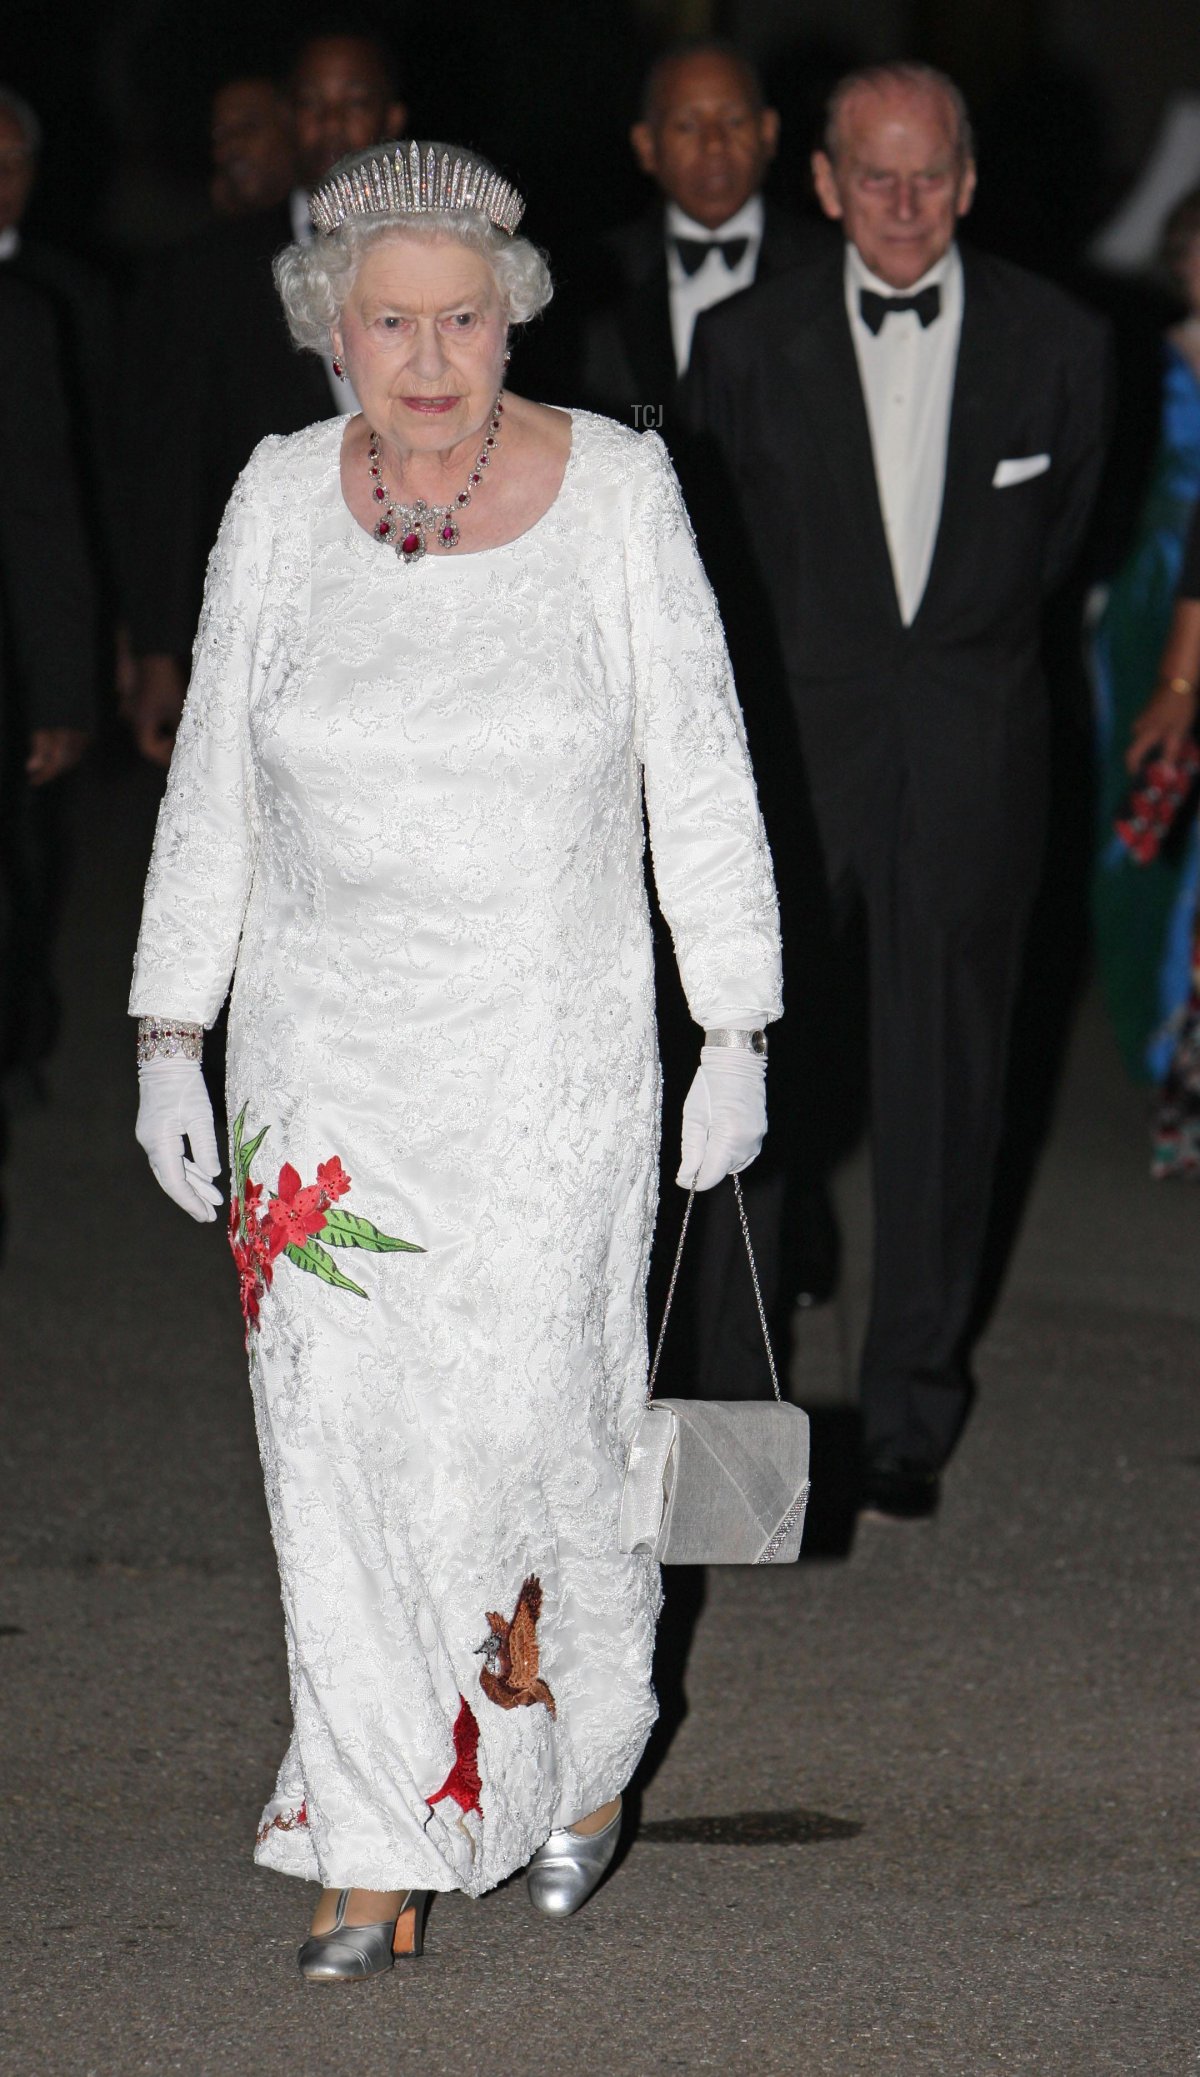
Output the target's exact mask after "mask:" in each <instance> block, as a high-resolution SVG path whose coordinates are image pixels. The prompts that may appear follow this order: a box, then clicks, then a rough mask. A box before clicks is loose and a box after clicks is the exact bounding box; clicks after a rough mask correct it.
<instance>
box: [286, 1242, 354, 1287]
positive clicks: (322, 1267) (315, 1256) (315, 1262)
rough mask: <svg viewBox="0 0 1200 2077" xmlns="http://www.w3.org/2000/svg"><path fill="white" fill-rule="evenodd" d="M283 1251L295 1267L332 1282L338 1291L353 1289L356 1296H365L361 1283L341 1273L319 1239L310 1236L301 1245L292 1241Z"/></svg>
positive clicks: (328, 1282) (325, 1281) (324, 1280)
mask: <svg viewBox="0 0 1200 2077" xmlns="http://www.w3.org/2000/svg"><path fill="white" fill-rule="evenodd" d="M283 1252H284V1254H285V1255H286V1256H287V1258H288V1261H289V1262H294V1263H295V1265H296V1267H297V1269H306V1270H307V1271H308V1272H309V1275H310V1276H319V1277H320V1279H321V1282H322V1283H323V1284H332V1285H333V1286H334V1287H335V1289H337V1290H339V1291H353V1292H354V1295H355V1297H356V1298H365V1297H366V1295H367V1294H366V1292H365V1291H364V1290H363V1288H362V1285H361V1284H352V1283H351V1281H350V1279H349V1277H348V1276H343V1275H342V1272H341V1270H340V1269H339V1268H338V1266H337V1264H336V1263H335V1261H334V1259H333V1256H332V1255H331V1254H330V1253H329V1251H328V1249H326V1248H323V1247H322V1246H321V1244H320V1242H319V1241H315V1240H312V1239H311V1238H310V1239H309V1240H306V1241H305V1242H304V1244H303V1246H302V1247H301V1246H298V1245H297V1244H296V1242H294V1241H292V1242H290V1243H289V1245H288V1246H287V1247H286V1248H285V1249H284V1251H283Z"/></svg>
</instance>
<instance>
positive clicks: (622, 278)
mask: <svg viewBox="0 0 1200 2077" xmlns="http://www.w3.org/2000/svg"><path fill="white" fill-rule="evenodd" d="M828 242H829V241H828V240H827V238H826V235H825V234H824V233H823V232H822V230H821V229H820V227H819V226H818V225H814V224H807V223H805V222H803V220H802V219H801V218H799V217H795V216H792V215H790V214H789V213H788V211H787V210H785V209H780V208H779V206H778V205H777V204H776V203H774V202H770V201H767V202H765V203H764V213H763V236H762V244H761V245H760V246H759V251H758V267H757V270H756V274H755V286H757V285H758V284H759V283H760V282H763V281H769V280H771V279H772V278H773V277H774V276H776V275H778V274H783V273H786V272H788V271H789V269H791V268H793V267H799V266H802V265H803V264H804V262H805V261H806V260H807V261H811V260H812V259H813V258H814V257H815V256H816V255H817V254H819V253H821V252H822V251H824V250H825V249H826V247H827V244H828ZM593 293H594V301H593V306H592V309H591V312H590V314H589V316H588V318H587V320H586V322H585V324H584V327H583V352H582V366H581V383H580V386H581V392H582V395H583V397H584V399H585V401H586V402H587V403H589V404H591V405H592V406H593V407H594V408H595V409H596V410H598V411H606V412H608V413H609V414H610V416H612V417H614V418H622V419H624V420H625V421H626V423H629V422H630V418H631V414H632V412H633V409H634V407H635V406H638V405H641V406H643V407H644V406H650V407H652V409H653V410H656V411H661V412H662V413H663V420H664V422H665V421H667V420H669V418H670V416H671V414H672V411H673V408H674V405H675V401H676V395H677V390H678V378H677V376H676V373H675V347H674V343H673V341H672V338H671V303H670V291H669V288H668V285H667V248H666V234H665V230H664V207H663V206H662V205H660V206H659V207H657V208H654V209H652V210H650V211H649V213H648V214H647V215H646V216H643V217H639V218H638V220H637V222H636V223H632V224H624V225H622V226H621V228H620V229H619V230H616V231H613V232H611V233H610V234H609V236H608V237H607V238H606V239H605V241H604V245H603V248H602V252H601V255H600V268H599V277H598V280H597V282H596V284H595V288H594V292H593ZM644 422H648V423H650V424H651V425H653V424H655V423H657V421H656V419H655V418H654V417H653V416H652V417H651V418H650V419H649V420H648V421H644Z"/></svg>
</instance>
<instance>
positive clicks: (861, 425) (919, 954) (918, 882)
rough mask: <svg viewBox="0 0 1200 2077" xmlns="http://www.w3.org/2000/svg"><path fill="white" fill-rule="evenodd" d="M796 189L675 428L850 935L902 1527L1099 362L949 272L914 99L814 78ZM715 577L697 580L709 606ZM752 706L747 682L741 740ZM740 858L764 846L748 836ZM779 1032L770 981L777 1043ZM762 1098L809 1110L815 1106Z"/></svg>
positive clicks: (1043, 747) (948, 1430)
mask: <svg viewBox="0 0 1200 2077" xmlns="http://www.w3.org/2000/svg"><path fill="white" fill-rule="evenodd" d="M813 175H814V180H815V184H816V190H817V195H818V197H819V199H820V202H821V205H822V207H823V209H824V210H825V213H826V215H827V216H828V217H830V218H831V219H833V220H834V221H835V222H838V223H840V224H841V227H842V230H843V233H844V247H843V250H842V252H840V253H839V254H837V255H836V256H831V257H830V258H828V259H826V260H823V261H821V262H820V263H818V264H817V265H815V266H812V267H806V268H804V269H801V270H800V271H798V272H794V273H791V274H789V275H788V276H787V277H785V278H783V279H780V280H778V281H774V282H771V283H769V284H767V285H765V286H763V287H759V288H756V289H755V290H754V291H753V292H752V293H751V294H749V295H745V296H741V297H738V298H737V300H736V301H735V302H733V303H729V304H726V305H725V306H724V307H723V308H721V309H719V310H715V311H711V312H709V313H708V314H707V315H705V316H704V317H702V318H701V319H700V321H699V324H698V326H697V332H696V341H695V345H694V348H693V355H692V366H691V375H690V377H689V398H688V402H689V416H690V417H691V418H692V419H693V420H694V422H695V424H696V425H697V426H698V427H699V428H701V429H702V430H703V433H704V435H706V436H707V437H708V439H709V442H710V444H711V445H712V447H713V448H714V449H715V452H716V456H717V458H718V466H719V467H721V468H722V469H723V472H724V480H725V481H726V482H727V484H728V487H729V489H730V491H731V492H732V499H733V505H732V509H733V511H734V512H735V513H739V514H740V519H741V525H740V527H737V528H736V529H734V531H736V532H737V534H738V536H739V540H740V542H741V545H742V547H743V548H744V549H745V550H746V551H747V552H748V554H749V556H750V557H751V559H752V561H753V565H754V569H755V573H756V576H757V579H758V581H759V582H760V584H761V588H762V597H763V601H764V611H763V623H764V625H766V624H768V623H769V625H770V627H771V629H772V631H773V634H774V636H775V637H776V638H777V640H778V645H779V650H780V654H781V660H782V675H783V680H784V682H785V684H786V693H787V696H788V703H789V705H790V721H791V724H792V726H793V727H794V728H795V729H796V730H797V732H798V737H799V746H800V750H801V752H802V755H803V759H804V764H805V767H806V770H807V783H808V786H809V789H810V792H811V800H812V806H813V808H814V810H815V814H816V821H817V826H818V832H819V838H820V846H821V851H822V853H823V857H824V864H825V869H826V877H827V880H828V885H829V889H830V892H831V896H832V900H833V905H834V913H835V917H837V918H840V917H842V916H843V915H844V914H845V912H846V910H847V909H848V908H849V907H850V906H852V905H854V904H855V903H857V904H860V905H861V907H862V909H863V910H865V919H866V929H867V941H868V976H869V990H870V1018H871V1038H870V1069H869V1073H870V1107H871V1133H872V1153H873V1162H874V1183H875V1258H874V1284H873V1296H872V1305H871V1312H870V1318H869V1323H868V1329H867V1336H866V1345H865V1348H864V1351H863V1357H862V1368H861V1414H862V1423H863V1443H864V1451H865V1480H864V1488H863V1498H864V1501H865V1503H866V1504H867V1505H868V1506H869V1507H870V1508H871V1509H872V1511H875V1512H882V1513H884V1514H888V1515H891V1516H894V1517H900V1518H904V1517H909V1518H911V1517H914V1516H917V1515H921V1514H927V1513H929V1512H931V1511H932V1509H933V1507H934V1506H935V1505H936V1502H937V1498H938V1478H939V1474H940V1472H941V1469H942V1466H943V1465H944V1463H945V1461H946V1459H947V1457H948V1455H949V1453H950V1451H951V1450H952V1448H953V1446H954V1443H955V1441H956V1439H957V1437H958V1434H959V1432H960V1429H961V1427H962V1424H963V1421H964V1419H965V1417H966V1413H967V1410H968V1406H969V1399H970V1390H971V1388H970V1380H969V1373H968V1368H967V1359H968V1353H969V1351H968V1346H967V1341H968V1334H969V1328H970V1322H971V1314H972V1308H973V1303H974V1300H975V1297H976V1291H977V1285H978V1280H979V1273H980V1264H981V1256H982V1250H983V1243H984V1236H985V1228H986V1223H987V1216H988V1210H989V1203H990V1195H991V1185H992V1175H993V1169H994V1162H995V1154H996V1147H997V1141H998V1137H999V1128H1000V1122H1001V1111H1002V1102H1003V1095H1004V1082H1005V1071H1006V1065H1007V1058H1008V1041H1009V1024H1010V1017H1011V1011H1012V1005H1013V1000H1014V995H1015V991H1016V986H1017V980H1018V975H1019V968H1020V961H1021V954H1022V948H1023V940H1024V935H1025V927H1026V919H1027V916H1028V911H1029V908H1030V904H1031V901H1032V897H1033V894H1034V891H1035V888H1036V885H1037V881H1038V876H1039V871H1040V867H1041V861H1042V855H1043V847H1044V840H1045V821H1046V793H1047V778H1048V716H1047V700H1046V686H1045V683H1044V679H1043V675H1042V666H1041V660H1040V646H1041V634H1042V609H1043V604H1044V602H1045V600H1046V599H1047V597H1048V596H1049V595H1050V594H1052V593H1053V592H1055V591H1056V590H1057V589H1058V588H1059V587H1060V586H1061V585H1062V583H1063V581H1064V580H1065V579H1066V577H1067V576H1068V575H1069V573H1070V571H1071V569H1072V566H1073V564H1074V563H1075V561H1076V559H1077V557H1078V553H1079V550H1080V547H1081V544H1082V540H1083V536H1084V531H1085V528H1086V525H1087V522H1088V518H1089V514H1090V511H1091V507H1092V503H1093V499H1094V496H1095V491H1096V487H1097V480H1098V477H1099V473H1100V467H1101V462H1102V458H1103V449H1104V444H1105V434H1106V425H1107V418H1108V369H1107V359H1108V355H1107V341H1106V337H1105V333H1104V330H1103V327H1102V326H1101V325H1099V324H1098V323H1097V321H1096V320H1095V319H1094V318H1092V317H1091V316H1089V315H1087V314H1086V313H1085V312H1084V311H1083V310H1081V309H1080V308H1078V307H1077V306H1076V305H1075V304H1074V303H1072V302H1071V301H1070V300H1069V299H1068V298H1067V297H1066V296H1064V295H1063V294H1061V293H1060V292H1059V290H1057V289H1056V288H1054V287H1052V286H1051V285H1050V284H1049V283H1047V282H1045V281H1042V280H1040V279H1038V278H1037V277H1036V276H1034V275H1031V274H1027V273H1025V272H1023V271H1022V270H1020V269H1018V268H1016V267H1013V266H1010V265H1008V264H1007V263H1004V262H1002V261H999V260H995V259H991V258H986V257H984V256H983V255H981V254H978V253H974V252H971V251H965V252H964V251H960V248H959V246H958V243H957V241H956V231H957V228H958V224H959V221H960V220H961V218H963V217H964V216H965V215H966V213H967V211H968V210H969V208H970V206H971V200H972V197H973V195H974V192H975V165H974V159H973V155H972V144H971V131H970V124H969V120H968V116H967V111H966V108H965V106H964V104H963V101H962V97H961V95H960V94H959V92H958V90H957V88H956V87H955V86H954V85H953V83H952V82H951V81H949V80H948V79H946V78H945V77H944V76H943V75H941V74H938V73H935V72H933V71H932V70H930V69H929V68H927V67H924V66H918V65H904V64H896V65H882V66H878V67H874V68H871V69H869V70H865V71H863V72H860V73H856V74H853V75H851V76H850V77H849V78H847V79H845V80H843V81H842V82H841V84H840V85H839V86H838V88H837V89H836V90H835V92H834V94H833V97H832V99H831V103H830V109H829V124H828V130H827V134H826V139H825V147H824V149H823V150H820V151H818V152H817V153H816V154H815V155H814V159H813ZM729 509H730V508H729V506H728V504H727V505H726V512H727V513H728V511H729ZM728 531H730V529H729V527H728V524H726V532H728ZM701 545H702V547H704V546H706V543H705V540H704V532H703V527H702V528H701ZM720 563H721V558H720V554H719V552H714V555H713V557H712V569H713V574H714V576H715V578H716V581H717V588H718V593H719V594H721V592H722V584H721V570H720ZM751 678H752V673H751ZM741 683H742V679H741V677H739V684H741ZM756 690H757V688H756V687H755V686H754V684H753V682H750V681H748V682H747V684H746V695H747V706H748V713H749V715H750V717H751V732H752V736H753V709H754V704H755V697H756ZM768 819H769V826H770V814H769V816H768ZM770 833H771V837H772V842H773V846H774V848H775V850H776V852H777V853H779V852H780V851H782V850H784V849H785V848H786V847H787V845H788V843H789V829H788V826H787V819H786V816H783V817H781V816H780V814H779V812H778V809H776V813H775V818H774V826H773V827H771V829H770ZM785 935H786V931H785ZM806 1014H810V1012H809V1011H808V1007H807V1004H806V990H805V983H804V976H803V974H800V975H798V977H797V983H796V986H795V987H794V988H793V990H792V993H791V996H790V999H789V1016H790V1018H791V1019H794V1020H803V1019H804V1018H805V1017H806ZM785 1028H786V1022H785V1026H784V1027H781V1029H785ZM773 1079H774V1075H773ZM791 1095H792V1097H793V1099H794V1100H796V1101H798V1102H799V1103H800V1104H801V1105H806V1106H808V1107H810V1108H821V1107H823V1106H825V1105H827V1104H828V1102H829V1091H828V1090H827V1089H826V1090H823V1089H822V1088H821V1087H820V1086H816V1087H807V1088H802V1089H800V1090H799V1091H796V1090H793V1091H792V1092H791ZM774 1118H775V1107H773V1110H772V1120H773V1123H774ZM750 1195H751V1192H750V1191H749V1190H748V1191H747V1198H748V1200H749V1197H750ZM752 1217H753V1214H752ZM786 1281H787V1279H786V1275H784V1276H783V1278H782V1283H783V1286H784V1287H786ZM731 1293H732V1272H731ZM729 1310H732V1306H731V1308H729ZM747 1389H750V1387H749V1386H748V1387H747Z"/></svg>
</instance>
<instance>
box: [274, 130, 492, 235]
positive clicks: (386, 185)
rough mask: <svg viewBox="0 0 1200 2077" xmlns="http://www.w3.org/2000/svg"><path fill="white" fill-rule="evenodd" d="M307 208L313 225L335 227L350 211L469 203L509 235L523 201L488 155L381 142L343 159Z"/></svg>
mask: <svg viewBox="0 0 1200 2077" xmlns="http://www.w3.org/2000/svg"><path fill="white" fill-rule="evenodd" d="M308 207H309V213H310V215H311V216H312V220H313V223H314V225H315V227H316V229H317V230H318V231H321V232H324V233H326V234H328V233H329V232H330V231H336V230H337V228H338V226H339V224H344V223H345V222H346V221H347V219H348V218H349V217H352V216H364V217H369V216H424V215H427V214H428V213H429V212H430V211H432V210H440V209H473V210H478V211H479V212H480V214H481V215H483V216H486V217H488V218H490V220H491V222H492V223H494V224H495V225H497V227H498V228H499V229H500V230H502V231H507V232H508V233H509V236H510V237H511V235H512V233H513V232H514V231H515V230H516V228H517V225H518V224H519V223H520V221H521V218H522V216H523V215H524V214H525V203H524V201H523V200H522V198H521V196H520V195H519V194H518V193H517V190H516V188H515V187H514V186H513V185H512V182H511V181H508V180H505V179H503V177H502V176H501V175H500V174H499V173H497V171H496V168H495V167H494V166H493V165H490V164H489V162H488V160H487V159H482V158H480V157H479V156H478V154H477V153H475V152H467V151H459V150H458V149H457V147H456V146H454V145H451V144H427V143H421V144H418V143H417V142H415V141H414V142H412V143H408V144H406V143H404V142H403V141H401V142H396V141H394V140H393V141H392V142H389V143H387V144H380V145H377V146H376V147H375V149H374V150H372V151H360V152H355V153H354V155H353V157H352V158H348V159H342V160H341V161H340V163H339V164H338V165H336V166H335V167H334V169H333V171H332V173H331V174H330V175H329V177H328V179H326V180H323V181H321V182H320V184H319V186H317V187H315V188H314V189H313V190H312V193H311V194H310V195H309V198H308Z"/></svg>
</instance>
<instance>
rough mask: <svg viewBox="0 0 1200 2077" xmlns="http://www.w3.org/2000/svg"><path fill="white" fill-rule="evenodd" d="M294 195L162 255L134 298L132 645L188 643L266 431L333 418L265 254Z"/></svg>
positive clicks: (286, 230) (157, 649)
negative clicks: (240, 488)
mask: <svg viewBox="0 0 1200 2077" xmlns="http://www.w3.org/2000/svg"><path fill="white" fill-rule="evenodd" d="M291 242H292V225H291V217H290V213H289V210H288V207H287V205H286V203H285V204H283V205H281V206H280V207H279V208H278V209H271V210H263V211H262V212H260V213H259V214H257V215H254V216H248V217H244V218H242V219H241V220H240V221H238V222H234V223H230V224H222V225H220V226H218V227H216V228H215V229H213V230H212V231H209V232H205V233H204V234H202V235H201V236H200V237H199V238H196V239H193V240H190V241H189V242H188V243H187V244H186V245H183V246H180V247H178V248H177V249H176V251H174V252H173V253H170V254H168V255H167V256H166V257H165V258H164V259H163V260H162V261H160V262H159V263H158V264H157V265H156V266H155V267H154V268H153V269H152V270H151V272H150V274H149V275H148V277H147V279H146V281H145V282H144V284H143V286H142V288H141V290H140V291H139V294H138V296H137V298H136V301H135V306H134V310H133V313H132V317H131V322H130V328H129V342H128V348H127V354H126V358H127V361H128V364H129V369H130V374H129V378H128V386H129V392H130V423H129V427H128V432H127V439H126V450H127V456H128V465H129V466H128V478H127V487H126V495H127V518H126V524H125V529H124V532H125V539H126V543H127V550H128V553H127V557H126V571H125V591H126V595H127V607H128V616H129V622H130V631H131V636H132V641H133V647H134V650H135V651H136V653H137V654H139V655H147V654H151V653H164V652H165V653H170V654H173V655H176V656H186V655H187V654H188V652H189V651H190V649H191V646H192V638H193V636H194V634H195V631H196V620H197V616H198V613H199V607H200V598H201V594H202V591H203V584H204V569H205V564H206V562H207V558H208V553H209V550H210V548H211V547H212V544H213V542H214V540H215V539H216V534H217V528H218V526H219V525H220V520H221V514H222V512H223V511H224V509H225V505H226V503H227V501H228V498H229V493H230V491H231V490H232V489H233V486H234V483H235V481H236V479H237V477H238V474H239V472H240V471H241V470H242V469H243V468H244V467H245V465H246V463H247V461H248V460H249V459H250V455H251V453H252V452H253V450H254V448H255V447H256V446H257V444H258V442H259V441H260V440H261V439H262V438H263V437H264V436H265V435H266V434H267V433H294V432H298V431H299V430H300V428H301V427H302V426H306V425H311V424H313V422H314V421H315V420H317V419H322V418H331V417H332V416H333V411H334V404H333V399H332V397H331V395H330V392H329V382H328V378H327V376H326V373H325V369H324V366H323V364H322V363H321V362H320V361H319V360H318V359H317V358H316V356H315V355H313V354H308V353H298V352H297V351H296V348H295V347H294V346H293V345H292V342H291V338H290V336H289V334H288V329H287V325H286V322H285V320H284V316H283V311H282V309H281V307H280V303H279V298H278V296H277V294H276V292H275V283H274V280H273V279H272V275H271V262H272V260H273V259H274V257H275V254H276V253H277V252H279V251H280V250H281V248H282V247H283V246H285V245H289V244H290V243H291Z"/></svg>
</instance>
